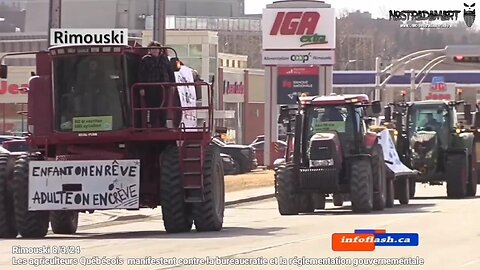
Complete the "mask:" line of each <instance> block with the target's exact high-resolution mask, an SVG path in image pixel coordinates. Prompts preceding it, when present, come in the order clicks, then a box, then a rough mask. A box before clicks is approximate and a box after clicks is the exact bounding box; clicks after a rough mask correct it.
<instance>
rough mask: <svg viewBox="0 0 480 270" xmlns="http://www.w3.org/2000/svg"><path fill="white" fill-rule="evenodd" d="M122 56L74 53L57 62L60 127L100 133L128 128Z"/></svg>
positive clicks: (55, 66)
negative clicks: (125, 115) (123, 101)
mask: <svg viewBox="0 0 480 270" xmlns="http://www.w3.org/2000/svg"><path fill="white" fill-rule="evenodd" d="M122 59H123V58H122V56H121V55H72V56H64V57H58V58H56V59H54V62H53V68H54V70H53V72H54V73H53V74H54V75H53V77H54V96H55V104H56V106H55V108H56V111H55V115H56V120H57V121H56V128H57V130H59V131H66V132H68V131H73V132H100V131H111V130H118V129H121V128H122V127H124V125H125V121H124V120H125V119H124V117H123V115H124V114H123V110H122V108H124V107H125V106H122V100H125V97H126V93H127V91H126V89H127V86H126V80H125V75H124V68H123V66H122V65H123V64H122V63H123V61H122Z"/></svg>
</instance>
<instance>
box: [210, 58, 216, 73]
mask: <svg viewBox="0 0 480 270" xmlns="http://www.w3.org/2000/svg"><path fill="white" fill-rule="evenodd" d="M217 60H218V59H217V58H210V63H209V66H210V73H213V74H215V73H217V65H218V64H217Z"/></svg>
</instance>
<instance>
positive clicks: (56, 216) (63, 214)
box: [50, 211, 78, 234]
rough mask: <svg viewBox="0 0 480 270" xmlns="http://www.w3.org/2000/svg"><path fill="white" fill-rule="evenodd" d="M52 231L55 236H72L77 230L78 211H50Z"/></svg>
mask: <svg viewBox="0 0 480 270" xmlns="http://www.w3.org/2000/svg"><path fill="white" fill-rule="evenodd" d="M50 224H51V225H52V231H53V233H56V234H74V233H76V232H77V229H78V211H52V212H51V213H50Z"/></svg>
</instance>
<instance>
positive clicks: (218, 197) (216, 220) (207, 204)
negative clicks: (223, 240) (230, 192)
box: [193, 144, 225, 232]
mask: <svg viewBox="0 0 480 270" xmlns="http://www.w3.org/2000/svg"><path fill="white" fill-rule="evenodd" d="M203 185H204V187H203V193H204V194H203V195H204V197H205V201H204V202H201V203H194V204H193V219H194V222H195V228H196V229H197V231H198V232H203V231H220V230H221V229H222V227H223V216H224V212H225V178H224V172H223V162H222V159H221V158H220V149H219V148H218V147H217V146H216V145H214V144H210V145H209V146H208V148H207V151H206V155H205V162H204V168H203Z"/></svg>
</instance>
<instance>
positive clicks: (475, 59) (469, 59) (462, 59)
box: [453, 55, 480, 63]
mask: <svg viewBox="0 0 480 270" xmlns="http://www.w3.org/2000/svg"><path fill="white" fill-rule="evenodd" d="M453 62H456V63H480V56H463V55H457V56H454V57H453Z"/></svg>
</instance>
